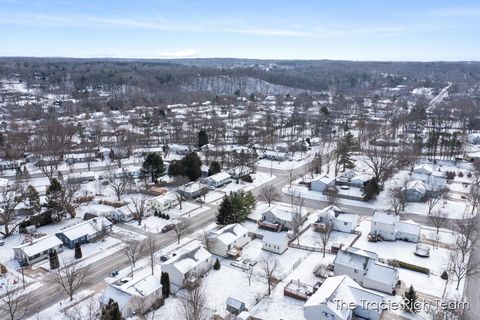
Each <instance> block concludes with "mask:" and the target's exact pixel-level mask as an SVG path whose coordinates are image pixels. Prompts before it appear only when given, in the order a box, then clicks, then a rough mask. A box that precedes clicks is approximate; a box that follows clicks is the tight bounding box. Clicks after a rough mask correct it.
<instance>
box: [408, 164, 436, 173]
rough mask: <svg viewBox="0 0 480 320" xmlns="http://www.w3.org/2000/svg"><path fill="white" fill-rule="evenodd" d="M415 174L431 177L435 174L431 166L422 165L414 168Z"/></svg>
mask: <svg viewBox="0 0 480 320" xmlns="http://www.w3.org/2000/svg"><path fill="white" fill-rule="evenodd" d="M413 172H415V173H418V174H427V175H430V174H432V173H433V168H432V166H431V165H429V164H425V163H424V164H421V165H418V166H416V167H415V168H413Z"/></svg>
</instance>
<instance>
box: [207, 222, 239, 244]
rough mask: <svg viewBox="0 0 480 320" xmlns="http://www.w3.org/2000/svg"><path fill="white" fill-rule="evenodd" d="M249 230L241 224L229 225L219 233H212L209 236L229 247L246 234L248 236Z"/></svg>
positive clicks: (218, 231)
mask: <svg viewBox="0 0 480 320" xmlns="http://www.w3.org/2000/svg"><path fill="white" fill-rule="evenodd" d="M247 233H248V230H247V229H246V228H245V227H243V226H242V225H241V224H238V223H235V224H229V225H226V226H225V227H223V228H221V229H220V230H217V231H212V232H211V233H210V234H209V237H210V238H215V239H216V240H218V241H220V242H222V243H224V244H226V245H229V244H230V243H232V242H234V241H235V240H237V239H238V238H239V237H242V236H243V235H244V234H247Z"/></svg>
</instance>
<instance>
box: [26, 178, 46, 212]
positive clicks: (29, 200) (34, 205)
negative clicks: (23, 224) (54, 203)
mask: <svg viewBox="0 0 480 320" xmlns="http://www.w3.org/2000/svg"><path fill="white" fill-rule="evenodd" d="M25 205H26V209H27V210H28V214H29V215H34V214H37V213H39V212H40V210H41V209H42V206H41V204H40V196H39V194H38V192H37V189H35V188H34V187H32V186H31V185H29V186H28V187H27V190H26V191H25Z"/></svg>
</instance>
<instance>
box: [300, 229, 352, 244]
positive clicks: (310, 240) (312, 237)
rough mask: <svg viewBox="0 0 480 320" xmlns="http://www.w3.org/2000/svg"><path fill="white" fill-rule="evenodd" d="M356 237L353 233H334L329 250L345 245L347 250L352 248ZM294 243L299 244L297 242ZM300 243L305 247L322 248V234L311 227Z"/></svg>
mask: <svg viewBox="0 0 480 320" xmlns="http://www.w3.org/2000/svg"><path fill="white" fill-rule="evenodd" d="M355 237H356V235H355V234H353V233H345V232H339V231H332V233H331V235H330V240H329V241H328V244H327V248H329V247H330V246H331V245H333V244H343V247H344V248H346V247H348V246H350V244H351V243H352V241H353V240H354V239H355ZM294 242H295V243H298V242H297V240H295V241H294ZM299 243H300V244H301V245H304V246H310V247H317V248H322V239H321V234H320V233H319V232H315V230H314V228H312V227H310V228H308V230H307V231H305V232H304V233H303V234H302V235H301V236H300V241H299Z"/></svg>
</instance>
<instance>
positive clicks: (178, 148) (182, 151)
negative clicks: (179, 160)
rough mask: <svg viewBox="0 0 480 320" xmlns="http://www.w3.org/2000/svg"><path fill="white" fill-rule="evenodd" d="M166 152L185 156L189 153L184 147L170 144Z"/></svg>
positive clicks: (186, 147) (187, 148)
mask: <svg viewBox="0 0 480 320" xmlns="http://www.w3.org/2000/svg"><path fill="white" fill-rule="evenodd" d="M168 152H170V153H176V154H178V155H182V156H185V155H187V154H189V153H190V148H189V147H188V146H184V145H179V144H172V145H170V146H169V147H168Z"/></svg>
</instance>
